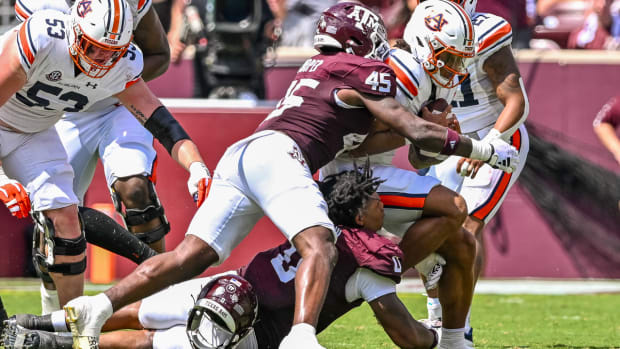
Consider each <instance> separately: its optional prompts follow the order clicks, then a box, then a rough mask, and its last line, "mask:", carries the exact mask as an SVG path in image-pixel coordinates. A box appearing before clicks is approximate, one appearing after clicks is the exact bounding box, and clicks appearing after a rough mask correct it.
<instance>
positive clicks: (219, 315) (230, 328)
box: [186, 274, 258, 349]
mask: <svg viewBox="0 0 620 349" xmlns="http://www.w3.org/2000/svg"><path fill="white" fill-rule="evenodd" d="M257 311H258V300H257V298H256V295H255V293H254V290H253V288H252V285H251V284H250V283H249V282H248V281H247V280H245V279H244V278H242V277H241V276H238V275H234V274H227V275H222V276H220V277H216V278H214V279H213V280H211V281H210V282H209V283H208V284H207V285H205V286H204V287H203V288H202V290H201V292H200V294H199V295H198V298H197V300H196V302H195V304H194V308H193V309H192V311H191V313H190V314H189V319H188V321H187V331H186V332H187V336H188V338H189V340H190V343H191V344H192V347H194V348H196V349H212V348H222V349H224V348H235V347H236V346H237V344H238V343H239V342H240V341H242V340H243V339H244V338H245V337H247V336H248V335H249V334H250V333H252V331H253V328H252V326H253V324H254V321H255V320H256V315H257Z"/></svg>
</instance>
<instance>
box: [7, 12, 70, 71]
mask: <svg viewBox="0 0 620 349" xmlns="http://www.w3.org/2000/svg"><path fill="white" fill-rule="evenodd" d="M63 16H64V15H63V14H61V13H59V12H58V11H52V10H43V11H38V12H36V13H34V14H33V15H32V16H30V17H29V18H28V19H27V20H26V21H25V22H24V23H22V24H21V25H19V26H18V33H17V50H18V52H19V55H20V61H21V64H22V67H23V68H24V70H25V71H26V72H28V71H29V70H30V68H31V67H32V64H34V61H35V58H36V56H37V54H40V52H42V51H45V50H46V48H48V47H52V46H53V45H54V43H57V42H59V40H62V41H63V44H64V40H65V37H66V35H67V33H66V31H65V29H64V27H65V26H66V25H65V19H66V18H64V17H63ZM46 21H47V22H46ZM50 23H54V25H55V26H57V27H58V28H57V29H58V31H57V32H54V35H50V34H49V33H48V32H47V31H46V30H45V29H46V28H48V27H49V26H50Z"/></svg>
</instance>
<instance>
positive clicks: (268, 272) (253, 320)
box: [4, 167, 437, 349]
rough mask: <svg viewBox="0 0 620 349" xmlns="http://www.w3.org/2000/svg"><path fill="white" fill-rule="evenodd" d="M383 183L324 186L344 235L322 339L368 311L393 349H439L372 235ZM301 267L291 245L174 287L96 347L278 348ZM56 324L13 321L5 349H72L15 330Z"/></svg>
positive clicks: (337, 181)
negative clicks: (359, 310) (353, 313)
mask: <svg viewBox="0 0 620 349" xmlns="http://www.w3.org/2000/svg"><path fill="white" fill-rule="evenodd" d="M380 182H381V180H380V179H379V178H376V177H372V172H370V171H368V167H366V168H365V169H364V170H362V171H349V172H343V173H341V174H337V175H333V176H330V177H327V178H326V179H325V181H323V182H322V183H320V184H319V185H320V187H321V191H322V192H323V194H324V195H325V198H326V201H327V204H328V207H329V216H330V218H331V219H332V221H333V222H334V224H336V225H337V226H338V229H339V230H338V231H339V236H338V240H337V243H336V248H337V249H338V255H339V257H338V262H337V264H336V266H335V267H334V271H333V274H332V277H331V281H330V284H329V289H328V291H327V297H326V301H325V305H324V306H323V309H322V311H321V315H320V317H319V323H318V327H317V330H318V331H322V330H323V329H324V328H326V327H327V326H329V324H331V323H332V322H333V321H335V320H336V319H338V318H339V317H341V316H342V315H344V314H346V313H347V312H348V311H349V310H351V309H353V308H355V307H358V306H360V305H361V304H362V303H363V302H364V301H366V302H368V304H369V305H370V308H371V309H372V311H373V312H374V314H375V316H376V317H377V319H378V321H379V323H380V324H381V325H382V326H383V328H384V330H385V331H386V333H387V334H388V335H389V337H390V338H391V339H392V341H393V342H394V344H395V345H397V346H399V347H401V348H424V349H426V348H433V347H434V346H435V345H436V344H437V343H436V342H437V337H436V336H437V334H436V332H434V331H433V330H430V331H429V329H427V328H425V327H423V326H422V325H421V324H420V323H419V322H417V321H415V319H414V318H413V317H412V316H411V314H409V312H408V311H407V309H406V307H405V306H404V305H403V304H402V302H401V301H400V300H399V299H398V296H397V295H396V290H395V285H396V283H397V282H398V281H399V280H400V275H401V271H402V261H401V258H402V252H401V251H400V249H399V248H398V246H397V245H396V243H394V242H392V241H390V240H388V239H387V238H384V237H382V236H380V235H378V234H376V231H377V229H380V228H381V225H382V223H383V204H382V203H381V200H380V199H379V195H378V194H377V193H376V189H377V186H378V185H379V183H380ZM299 263H300V256H299V254H298V253H297V252H296V250H295V248H294V247H292V246H291V244H290V242H285V243H283V244H282V245H280V246H278V247H276V248H273V249H270V250H268V251H264V252H261V253H259V254H257V255H256V256H255V257H254V258H253V259H252V261H250V263H249V264H248V265H247V266H245V267H242V268H240V269H239V270H237V271H231V272H228V273H224V274H220V275H216V276H213V277H208V278H201V279H194V280H190V281H186V282H183V283H180V284H178V285H174V286H171V287H170V288H168V289H166V290H163V291H161V292H159V293H156V294H155V295H152V296H150V297H147V298H145V299H144V300H142V301H140V302H137V303H134V304H131V305H129V306H127V307H124V308H122V309H120V310H119V311H117V312H116V313H114V315H113V316H112V317H111V318H110V319H109V320H108V321H107V323H106V325H105V326H104V330H115V329H124V328H128V327H129V328H132V329H137V330H143V331H120V332H112V333H105V334H103V335H102V336H101V342H100V344H99V346H100V348H101V349H105V348H118V347H132V348H167V349H172V348H184V349H191V348H237V349H241V348H277V347H278V345H279V344H280V341H281V340H282V338H283V337H284V335H285V334H286V333H288V331H289V329H290V327H291V324H290V320H289V319H290V318H291V317H292V316H293V309H294V299H295V290H294V287H295V285H294V277H295V273H296V271H297V270H298V269H297V267H298V265H299ZM205 285H206V286H205ZM257 303H258V311H257V308H256V305H257ZM257 313H258V314H257ZM188 314H189V318H188ZM61 315H62V314H61ZM54 321H55V319H54V315H51V316H50V315H48V316H44V317H35V316H29V315H17V316H15V317H13V318H12V319H11V320H10V321H8V324H9V326H8V330H7V331H6V333H5V334H4V343H5V347H6V348H7V349H17V348H23V347H26V346H28V347H29V348H31V349H36V348H48V349H55V348H71V345H72V338H71V337H59V336H53V335H52V334H50V333H46V332H35V331H23V330H21V329H20V328H19V327H18V326H21V327H25V328H31V329H35V330H39V331H40V330H47V331H57V330H62V331H66V324H65V322H64V318H63V317H62V316H60V317H59V318H58V321H59V322H58V323H54ZM144 329H148V330H144Z"/></svg>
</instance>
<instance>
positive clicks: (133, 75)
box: [121, 44, 144, 88]
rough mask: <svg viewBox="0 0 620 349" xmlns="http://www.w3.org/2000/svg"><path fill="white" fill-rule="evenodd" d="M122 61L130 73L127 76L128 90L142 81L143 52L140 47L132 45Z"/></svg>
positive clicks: (126, 86)
mask: <svg viewBox="0 0 620 349" xmlns="http://www.w3.org/2000/svg"><path fill="white" fill-rule="evenodd" d="M121 61H122V62H123V64H126V65H127V71H128V73H127V74H126V78H127V80H126V82H125V88H128V87H130V86H131V85H133V84H135V83H136V82H138V81H140V79H142V69H143V68H144V60H143V56H142V51H141V50H140V49H139V48H138V46H136V45H134V44H131V45H129V48H128V49H127V54H125V56H124V57H123V59H122V60H121Z"/></svg>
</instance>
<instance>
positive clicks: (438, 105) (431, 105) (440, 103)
mask: <svg viewBox="0 0 620 349" xmlns="http://www.w3.org/2000/svg"><path fill="white" fill-rule="evenodd" d="M448 105H449V104H448V102H447V101H446V100H445V99H443V98H439V99H436V100H434V101H430V102H428V103H427V104H426V107H427V108H428V110H430V111H437V112H440V113H441V112H442V111H444V110H446V108H447V107H448Z"/></svg>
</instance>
